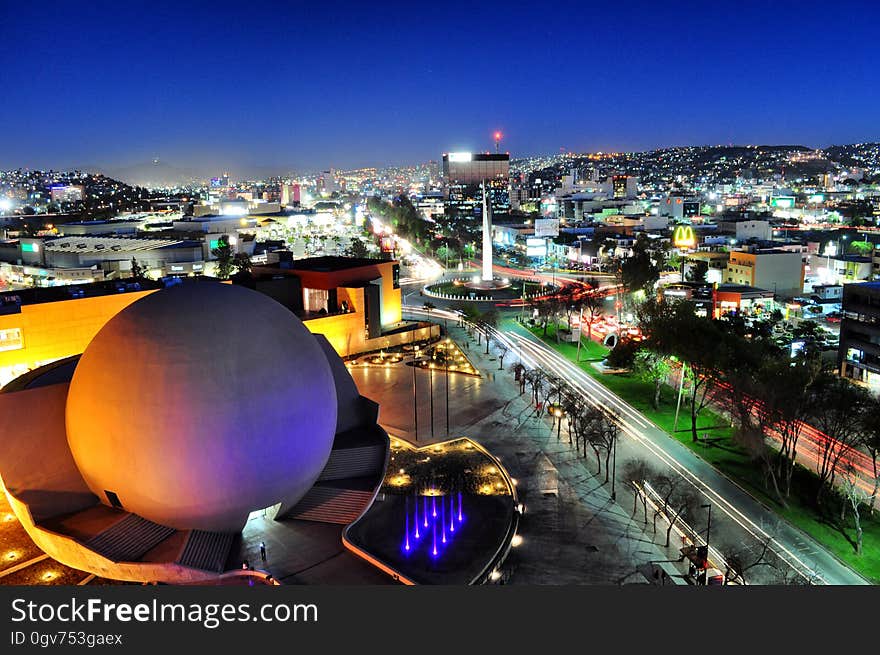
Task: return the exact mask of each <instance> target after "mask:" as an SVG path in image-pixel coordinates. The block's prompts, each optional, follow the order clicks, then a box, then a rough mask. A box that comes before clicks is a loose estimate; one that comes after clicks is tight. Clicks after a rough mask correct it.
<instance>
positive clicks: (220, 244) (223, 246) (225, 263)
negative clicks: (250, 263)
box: [211, 234, 235, 280]
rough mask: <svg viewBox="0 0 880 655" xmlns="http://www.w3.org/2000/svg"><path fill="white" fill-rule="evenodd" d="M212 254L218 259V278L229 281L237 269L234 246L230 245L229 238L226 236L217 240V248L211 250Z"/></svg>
mask: <svg viewBox="0 0 880 655" xmlns="http://www.w3.org/2000/svg"><path fill="white" fill-rule="evenodd" d="M211 254H212V255H214V257H215V258H216V259H217V277H218V278H220V279H221V280H228V279H229V276H230V275H232V271H233V268H234V267H235V263H234V257H235V255H234V254H233V252H232V246H230V245H229V237H228V236H226V235H225V234H224V235H222V236H221V237H220V238H219V239H218V240H217V247H216V248H213V249H212V250H211Z"/></svg>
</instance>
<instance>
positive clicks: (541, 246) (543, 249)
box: [526, 237, 547, 257]
mask: <svg viewBox="0 0 880 655" xmlns="http://www.w3.org/2000/svg"><path fill="white" fill-rule="evenodd" d="M526 256H527V257H546V256H547V242H546V241H544V239H538V238H536V237H529V238H528V239H526Z"/></svg>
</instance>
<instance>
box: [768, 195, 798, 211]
mask: <svg viewBox="0 0 880 655" xmlns="http://www.w3.org/2000/svg"><path fill="white" fill-rule="evenodd" d="M770 206H771V207H776V208H777V209H792V208H794V196H773V197H772V198H770Z"/></svg>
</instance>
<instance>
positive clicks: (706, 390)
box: [638, 298, 749, 441]
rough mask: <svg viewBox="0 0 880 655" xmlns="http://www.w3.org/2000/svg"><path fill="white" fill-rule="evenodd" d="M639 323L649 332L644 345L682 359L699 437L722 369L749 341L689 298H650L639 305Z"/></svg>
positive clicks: (695, 436)
mask: <svg viewBox="0 0 880 655" xmlns="http://www.w3.org/2000/svg"><path fill="white" fill-rule="evenodd" d="M638 315H639V325H640V327H641V329H642V332H643V333H644V334H645V335H647V337H648V338H647V341H646V342H645V343H644V345H645V346H647V347H648V348H650V349H651V350H653V351H654V352H656V353H658V354H661V355H675V356H676V357H677V358H678V359H679V360H681V362H682V364H683V366H682V372H683V374H684V376H685V380H686V382H687V383H688V389H689V393H688V400H689V405H690V413H691V436H692V439H693V441H698V440H699V436H698V434H697V419H698V418H699V415H700V412H701V411H702V410H703V409H704V408H705V407H706V405H707V404H708V402H709V400H710V399H711V395H712V392H713V391H714V390H715V389H716V388H717V387H718V385H719V383H720V382H721V379H720V377H719V375H720V372H721V371H723V370H724V369H725V368H726V364H727V363H728V362H730V361H732V359H733V358H735V357H737V356H739V354H740V349H744V350H745V351H747V350H748V349H749V345H748V344H747V343H746V344H744V343H742V342H741V341H740V340H739V339H738V338H736V337H735V336H732V335H730V333H729V332H728V331H727V330H725V329H723V324H721V323H720V322H719V321H713V320H708V319H705V318H701V317H699V316H697V315H696V314H695V313H694V309H693V304H692V303H690V302H688V301H668V300H667V301H662V302H661V301H657V300H656V299H653V298H651V299H649V300H648V301H646V302H645V303H642V305H641V306H640V307H639V310H638Z"/></svg>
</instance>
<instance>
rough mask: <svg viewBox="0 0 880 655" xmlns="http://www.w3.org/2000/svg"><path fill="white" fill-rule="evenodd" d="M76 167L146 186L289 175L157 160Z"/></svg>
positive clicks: (269, 170)
mask: <svg viewBox="0 0 880 655" xmlns="http://www.w3.org/2000/svg"><path fill="white" fill-rule="evenodd" d="M76 168H77V169H78V170H82V171H93V172H100V173H103V174H104V175H106V176H107V177H111V178H113V179H114V180H119V181H120V182H125V183H126V184H130V185H131V186H141V187H148V188H157V187H179V186H189V185H199V186H200V185H202V184H205V183H206V182H207V181H208V180H210V179H211V178H212V177H219V176H220V175H223V173H229V176H230V178H231V179H232V180H241V179H249V180H262V179H266V178H268V177H272V176H276V175H284V174H289V173H288V172H285V171H283V170H281V169H280V167H270V166H254V167H249V168H247V169H227V168H222V167H218V168H216V169H205V168H187V167H181V166H174V165H172V164H169V163H167V162H165V161H162V160H160V159H153V160H151V161H148V162H143V163H139V164H132V165H130V166H109V167H108V166H77V167H76Z"/></svg>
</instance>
